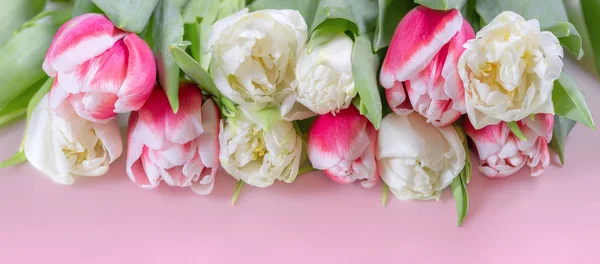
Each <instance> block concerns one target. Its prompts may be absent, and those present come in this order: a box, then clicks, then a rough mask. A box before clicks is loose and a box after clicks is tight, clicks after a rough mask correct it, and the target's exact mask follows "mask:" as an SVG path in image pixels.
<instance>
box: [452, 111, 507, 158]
mask: <svg viewBox="0 0 600 264" xmlns="http://www.w3.org/2000/svg"><path fill="white" fill-rule="evenodd" d="M463 124H464V129H465V133H467V135H468V136H469V137H470V138H471V139H472V140H473V143H474V144H475V146H476V148H477V152H478V153H479V159H480V160H487V159H488V158H489V157H491V156H493V155H495V154H496V153H499V152H500V151H501V150H502V148H503V147H504V145H505V144H506V142H507V140H508V136H509V135H510V129H509V128H508V126H507V125H506V123H504V122H502V123H499V124H496V125H489V126H486V127H483V128H482V129H479V130H476V129H475V128H474V127H473V125H472V124H471V122H469V120H466V119H465V122H464V123H463Z"/></svg>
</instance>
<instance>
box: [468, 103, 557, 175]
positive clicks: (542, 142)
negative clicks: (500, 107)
mask: <svg viewBox="0 0 600 264" xmlns="http://www.w3.org/2000/svg"><path fill="white" fill-rule="evenodd" d="M517 124H518V125H519V128H520V129H521V131H522V132H523V134H524V135H525V137H526V138H527V140H525V141H524V140H520V139H519V138H517V136H516V135H514V134H513V133H512V132H511V130H510V128H509V127H508V125H507V124H506V123H505V122H501V123H499V124H496V125H489V126H485V127H483V128H482V129H479V130H476V129H475V128H474V127H473V125H472V124H471V122H470V121H469V120H467V119H465V122H464V127H465V132H466V133H467V135H468V136H469V137H470V138H471V140H472V141H473V143H474V145H475V148H476V150H477V153H478V154H479V160H480V161H481V164H480V165H479V170H480V171H481V172H482V173H483V174H485V175H487V176H488V177H506V176H509V175H512V174H514V173H515V172H517V171H519V170H520V169H521V168H523V167H524V166H525V165H527V166H529V167H530V168H531V176H539V175H541V174H542V172H544V169H545V168H546V167H548V165H549V164H550V152H549V151H548V142H550V140H551V139H552V128H553V126H554V117H553V116H552V115H550V114H537V115H535V116H533V118H529V117H528V118H525V119H523V120H521V121H518V122H517Z"/></svg>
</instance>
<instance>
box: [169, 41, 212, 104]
mask: <svg viewBox="0 0 600 264" xmlns="http://www.w3.org/2000/svg"><path fill="white" fill-rule="evenodd" d="M188 45H189V43H186V42H184V43H181V44H171V47H170V51H171V55H172V56H173V59H174V60H175V62H176V63H177V65H178V66H179V67H180V68H181V70H183V72H185V74H186V75H187V76H188V77H190V78H191V79H192V81H194V82H195V83H196V84H198V85H199V86H200V87H201V88H202V90H203V91H205V92H207V93H208V94H210V95H211V96H213V97H215V98H219V97H220V93H219V90H218V89H217V86H215V83H214V82H213V79H212V77H210V74H208V72H207V71H206V70H204V69H203V68H202V66H200V64H199V63H198V62H197V61H195V60H194V58H192V57H190V55H189V54H187V53H186V52H185V48H186V46H188Z"/></svg>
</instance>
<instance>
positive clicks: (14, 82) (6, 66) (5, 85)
mask: <svg viewBox="0 0 600 264" xmlns="http://www.w3.org/2000/svg"><path fill="white" fill-rule="evenodd" d="M70 17H71V10H70V9H58V10H54V11H48V12H43V13H40V14H39V15H38V16H36V17H34V18H33V19H32V20H30V21H28V22H27V23H25V24H24V25H23V27H22V28H21V29H20V30H19V31H18V32H17V33H16V34H14V35H13V36H12V37H11V38H10V39H9V40H8V41H7V42H6V43H5V44H4V45H3V46H2V47H0V58H1V60H0V91H2V92H1V93H0V108H4V107H5V106H6V105H7V104H8V103H9V102H11V101H12V100H14V99H15V98H17V97H18V96H19V95H20V94H22V93H23V92H24V91H25V90H26V89H28V88H29V87H30V86H31V85H33V84H35V83H36V82H38V81H39V80H41V79H42V78H45V77H46V73H45V72H44V71H43V70H42V62H43V61H44V58H45V56H46V51H48V47H50V42H51V41H52V39H53V38H54V34H55V33H56V31H57V30H58V28H59V27H60V26H61V25H62V24H63V23H64V22H66V21H67V20H68V19H69V18H70Z"/></svg>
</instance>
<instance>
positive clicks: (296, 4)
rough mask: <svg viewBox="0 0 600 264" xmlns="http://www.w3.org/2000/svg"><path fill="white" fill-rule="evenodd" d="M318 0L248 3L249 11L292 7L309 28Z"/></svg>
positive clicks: (280, 0)
mask: <svg viewBox="0 0 600 264" xmlns="http://www.w3.org/2000/svg"><path fill="white" fill-rule="evenodd" d="M318 4H319V0H287V1H282V0H255V1H252V3H251V4H250V5H248V9H250V11H256V10H261V9H293V10H298V12H300V14H301V15H302V17H304V20H305V21H306V23H307V24H308V27H309V28H310V26H311V25H310V23H311V22H312V21H313V19H314V16H315V11H316V10H317V6H318Z"/></svg>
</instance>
